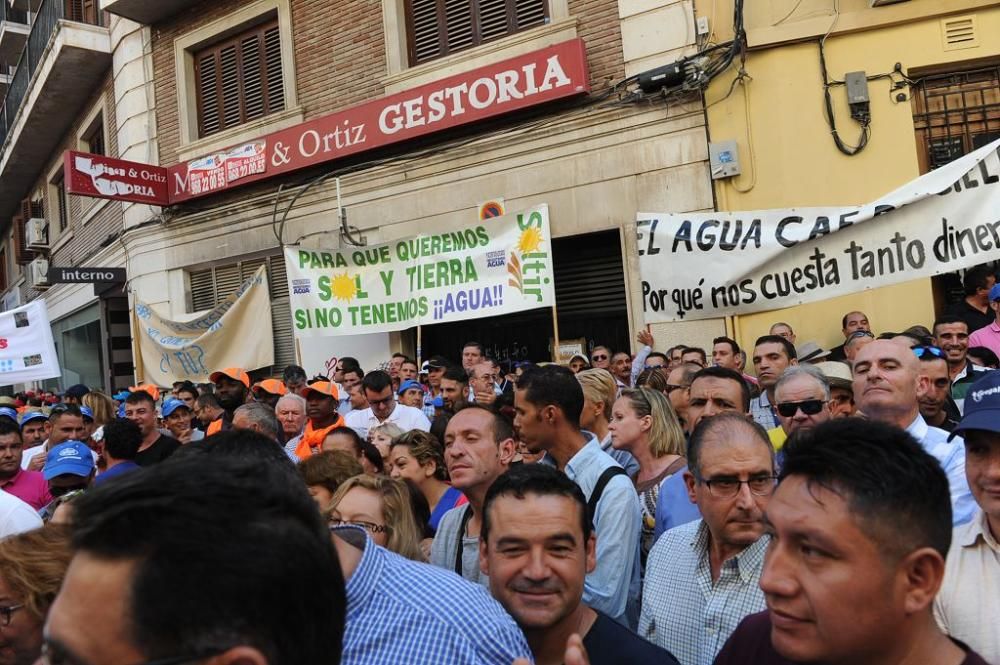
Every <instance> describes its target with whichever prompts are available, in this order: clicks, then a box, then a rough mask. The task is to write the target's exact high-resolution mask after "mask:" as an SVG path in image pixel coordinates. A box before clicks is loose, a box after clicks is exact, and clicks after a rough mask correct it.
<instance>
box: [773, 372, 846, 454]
mask: <svg viewBox="0 0 1000 665" xmlns="http://www.w3.org/2000/svg"><path fill="white" fill-rule="evenodd" d="M774 400H775V405H774V406H775V408H776V409H777V410H778V423H779V426H778V427H775V428H774V429H772V430H768V433H767V435H768V437H770V439H771V444H772V445H773V446H774V449H775V450H776V451H780V450H781V447H782V446H783V445H785V440H786V439H787V438H788V437H789V436H791V435H792V434H793V433H794V432H797V431H799V430H806V429H812V428H814V427H816V426H817V425H820V424H822V423H825V422H826V421H828V420H830V419H831V418H833V412H832V411H831V410H830V384H829V383H827V380H826V377H824V376H823V372H822V371H821V370H819V369H818V368H817V367H814V366H812V365H796V366H794V367H789V368H788V369H786V370H785V373H784V374H782V375H781V378H780V379H778V383H777V385H775V387H774ZM779 466H780V464H779Z"/></svg>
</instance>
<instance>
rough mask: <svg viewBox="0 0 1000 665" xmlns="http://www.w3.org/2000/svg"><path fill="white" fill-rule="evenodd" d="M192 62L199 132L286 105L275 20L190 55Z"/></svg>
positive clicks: (219, 128) (217, 129) (211, 131)
mask: <svg viewBox="0 0 1000 665" xmlns="http://www.w3.org/2000/svg"><path fill="white" fill-rule="evenodd" d="M194 63H195V79H196V86H197V91H198V134H199V136H209V135H211V134H215V133H216V132H221V131H222V130H224V129H229V128H230V127H235V126H236V125H241V124H243V123H245V122H248V121H250V120H254V119H256V118H261V117H263V116H265V115H268V114H270V113H274V112H276V111H281V110H283V109H284V108H285V94H284V82H283V80H282V71H281V38H280V33H279V31H278V21H277V20H274V21H270V22H268V23H265V24H263V25H259V26H255V27H254V28H253V29H251V30H248V31H247V32H244V33H242V34H240V35H237V36H235V37H232V38H230V39H227V40H225V41H222V42H219V43H217V44H213V45H212V46H210V47H209V48H206V49H203V50H201V51H199V52H197V53H195V54H194Z"/></svg>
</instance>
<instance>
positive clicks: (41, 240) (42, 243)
mask: <svg viewBox="0 0 1000 665" xmlns="http://www.w3.org/2000/svg"><path fill="white" fill-rule="evenodd" d="M24 240H25V244H26V245H27V246H28V249H48V248H49V224H48V222H46V221H45V220H44V219H41V218H39V217H32V218H31V219H29V220H28V221H27V223H25V225H24Z"/></svg>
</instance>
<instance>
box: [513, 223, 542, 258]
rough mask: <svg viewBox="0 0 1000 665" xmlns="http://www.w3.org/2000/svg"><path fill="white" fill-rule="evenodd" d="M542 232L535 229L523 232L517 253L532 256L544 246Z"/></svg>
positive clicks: (518, 242)
mask: <svg viewBox="0 0 1000 665" xmlns="http://www.w3.org/2000/svg"><path fill="white" fill-rule="evenodd" d="M542 240H543V238H542V231H541V229H536V228H534V227H531V228H528V229H525V230H524V231H522V232H521V238H520V239H519V240H518V241H517V251H519V252H521V254H530V253H531V252H535V251H537V250H538V248H539V247H541V246H542Z"/></svg>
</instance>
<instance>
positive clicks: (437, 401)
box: [434, 397, 444, 409]
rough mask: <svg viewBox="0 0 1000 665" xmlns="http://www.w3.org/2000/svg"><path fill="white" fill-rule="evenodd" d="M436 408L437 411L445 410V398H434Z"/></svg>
mask: <svg viewBox="0 0 1000 665" xmlns="http://www.w3.org/2000/svg"><path fill="white" fill-rule="evenodd" d="M434 408H435V409H443V408H444V398H443V397H435V398H434Z"/></svg>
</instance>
